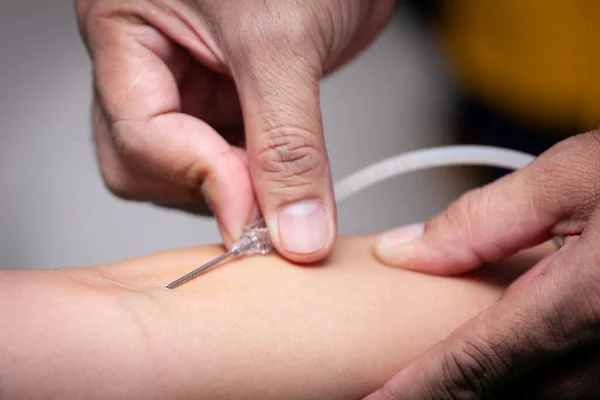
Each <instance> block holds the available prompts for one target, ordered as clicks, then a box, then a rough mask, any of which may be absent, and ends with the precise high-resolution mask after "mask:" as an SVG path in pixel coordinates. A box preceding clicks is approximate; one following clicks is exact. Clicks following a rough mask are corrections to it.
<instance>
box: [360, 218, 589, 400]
mask: <svg viewBox="0 0 600 400" xmlns="http://www.w3.org/2000/svg"><path fill="white" fill-rule="evenodd" d="M598 214H599V215H598V216H596V221H594V224H595V225H594V226H595V227H596V228H595V229H597V230H598V232H594V231H593V230H592V232H591V233H590V234H588V235H587V236H586V237H584V236H583V235H582V238H581V239H580V240H578V241H576V242H572V243H570V244H569V247H566V246H565V247H564V248H563V249H561V251H559V252H558V253H557V254H556V255H555V256H554V259H553V260H552V261H551V262H550V263H549V264H548V265H547V267H546V268H545V270H544V273H542V274H538V275H537V276H536V277H535V278H534V279H532V280H531V281H530V282H529V283H528V284H527V285H524V286H523V287H522V290H519V291H516V292H514V293H513V294H511V295H509V296H505V297H503V298H502V299H501V300H500V301H499V302H498V303H497V304H496V305H494V306H492V307H491V308H489V309H488V310H486V311H485V312H483V313H482V314H480V315H479V316H478V317H476V318H474V319H472V320H471V321H469V322H468V323H466V324H464V325H463V326H462V327H460V328H459V329H457V330H456V331H455V332H453V333H452V334H451V335H450V336H449V337H448V338H447V339H446V340H444V341H442V342H440V343H439V344H437V345H436V346H434V347H433V348H431V349H430V350H429V351H427V352H426V353H425V354H424V355H422V356H421V357H419V358H418V359H417V360H416V361H415V362H413V363H412V364H411V365H409V366H408V367H407V368H405V369H404V370H403V371H401V372H400V373H399V374H398V375H396V377H394V378H393V379H392V380H391V381H389V382H388V383H387V384H386V385H385V386H384V387H383V388H382V389H381V390H379V391H377V392H376V393H374V394H373V395H371V396H369V397H367V399H368V400H377V399H386V400H389V399H403V400H429V399H437V400H444V399H449V400H450V399H459V398H460V399H462V398H468V399H480V398H484V397H485V396H489V395H490V394H492V393H496V391H497V390H498V389H500V388H503V387H506V385H507V384H508V383H510V382H513V381H514V380H515V379H518V378H520V377H522V376H524V375H525V374H527V373H528V372H530V371H532V370H534V369H536V368H538V367H540V366H541V365H544V364H546V363H547V362H549V361H551V360H553V359H556V358H558V357H560V356H562V355H564V354H565V353H566V352H568V351H569V350H573V349H574V348H576V347H577V346H580V345H585V344H586V343H593V341H594V340H597V338H598V332H597V324H598V309H599V308H600V300H599V299H598V294H597V292H598V290H597V288H598V285H599V284H600V278H599V275H600V273H598V271H597V270H598V268H597V259H598V252H597V250H596V244H597V242H598V240H599V239H600V229H599V228H600V213H598ZM584 233H587V232H584Z"/></svg>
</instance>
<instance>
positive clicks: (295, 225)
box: [268, 200, 336, 263]
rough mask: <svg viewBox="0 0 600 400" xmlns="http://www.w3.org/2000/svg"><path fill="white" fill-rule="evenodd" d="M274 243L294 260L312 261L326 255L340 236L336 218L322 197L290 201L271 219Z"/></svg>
mask: <svg viewBox="0 0 600 400" xmlns="http://www.w3.org/2000/svg"><path fill="white" fill-rule="evenodd" d="M268 224H269V227H270V230H271V237H272V238H273V242H274V244H275V246H276V247H277V248H278V250H279V251H280V252H281V253H282V255H283V256H284V257H286V258H288V259H290V260H292V261H296V262H302V263H311V262H316V261H320V260H322V259H323V258H325V257H326V256H327V255H328V254H329V252H330V251H331V249H332V247H333V243H334V241H335V238H336V225H335V218H333V216H332V215H331V212H330V211H329V210H328V207H326V205H325V204H324V203H323V202H322V201H320V200H301V201H297V202H293V203H289V204H287V205H284V206H283V207H281V208H280V209H279V210H278V211H276V212H275V213H273V215H271V216H270V217H269V219H268Z"/></svg>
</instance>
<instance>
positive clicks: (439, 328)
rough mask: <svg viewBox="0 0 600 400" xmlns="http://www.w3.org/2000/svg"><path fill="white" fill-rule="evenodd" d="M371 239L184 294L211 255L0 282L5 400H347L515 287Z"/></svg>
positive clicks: (9, 275) (6, 277)
mask: <svg viewBox="0 0 600 400" xmlns="http://www.w3.org/2000/svg"><path fill="white" fill-rule="evenodd" d="M370 246H371V238H370V237H351V238H343V239H342V240H341V241H340V242H339V243H338V244H337V246H336V249H335V251H334V252H333V254H332V255H331V257H330V258H329V259H328V260H327V261H325V262H324V263H322V264H321V265H318V266H314V267H308V268H307V267H299V266H295V265H291V264H289V263H288V262H287V261H284V260H282V259H281V258H279V257H278V256H275V255H273V256H257V257H250V258H243V259H240V260H236V261H233V262H230V263H227V264H226V265H223V266H221V267H217V268H216V269H214V270H212V271H210V272H209V273H207V274H205V275H203V276H201V277H199V278H197V279H196V280H194V281H192V282H190V283H188V284H186V285H184V286H181V287H180V288H178V289H176V290H167V289H164V288H163V287H162V286H164V284H165V283H168V282H169V281H171V280H172V279H174V278H176V277H178V276H179V275H181V274H182V273H185V272H188V271H189V270H191V269H193V268H195V267H196V266H198V265H199V264H201V263H203V262H204V261H206V260H208V259H210V258H211V257H213V256H214V255H216V254H218V252H220V251H221V249H220V248H217V247H205V248H197V249H186V250H179V251H172V252H167V253H162V254H156V255H151V256H147V257H143V258H139V259H134V260H129V261H125V262H122V263H118V264H114V265H107V266H101V267H94V268H86V269H78V270H62V271H5V272H2V273H1V274H0V397H2V398H7V399H12V398H19V399H20V398H70V399H77V398H86V399H136V398H140V399H142V398H143V399H154V398H156V399H164V398H169V399H187V398H201V399H229V400H233V399H250V398H252V399H352V398H359V397H360V396H362V395H366V394H368V393H369V392H370V391H372V390H374V389H376V388H377V387H379V386H380V385H381V384H383V383H384V382H385V381H386V380H387V379H389V378H390V377H391V376H392V375H393V374H394V373H395V372H397V371H398V370H399V369H400V368H401V367H402V366H404V365H406V364H407V363H408V362H409V361H410V360H411V359H413V358H414V357H416V356H417V355H419V354H420V353H422V352H423V351H424V350H425V349H426V348H428V347H429V346H431V345H432V344H434V343H435V342H437V341H438V340H440V339H442V338H443V337H444V336H446V335H447V334H448V333H449V332H450V331H451V330H452V329H454V328H455V327H457V326H459V325H460V324H462V323H463V322H465V321H466V320H467V319H469V318H470V317H472V316H473V315H475V314H476V313H478V312H480V311H482V310H483V309H485V308H486V307H488V306H490V305H491V304H492V303H494V302H495V301H496V300H497V299H498V297H499V296H500V295H501V293H502V291H503V290H504V288H505V287H506V285H507V283H508V281H509V279H508V278H507V277H505V276H501V275H497V274H495V275H494V274H491V273H490V274H488V276H485V274H484V275H481V276H479V277H469V278H466V277H465V278H445V277H433V276H427V275H421V274H417V273H413V272H409V271H405V270H396V269H392V268H389V267H386V266H382V265H380V264H379V263H378V262H377V261H376V260H375V259H374V257H372V256H371V253H370Z"/></svg>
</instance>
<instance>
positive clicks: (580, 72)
mask: <svg viewBox="0 0 600 400" xmlns="http://www.w3.org/2000/svg"><path fill="white" fill-rule="evenodd" d="M440 3H441V7H442V10H441V12H442V14H441V16H442V18H441V24H440V26H439V32H440V34H441V36H442V38H443V42H444V44H445V48H446V49H447V50H448V53H449V55H450V58H451V60H452V61H453V63H454V64H455V66H456V71H457V74H458V77H459V79H460V80H461V82H462V83H463V84H464V85H465V86H466V87H467V88H468V89H469V90H470V91H471V92H474V94H475V95H476V96H478V97H480V98H481V99H483V100H484V101H486V102H488V103H490V104H492V105H493V106H495V107H498V108H500V109H502V110H503V111H504V112H508V113H511V115H515V116H517V117H519V118H524V119H526V120H527V121H528V122H530V123H534V124H537V125H541V126H557V125H560V126H575V127H580V128H581V129H589V128H590V127H595V126H596V121H597V120H600V22H599V21H600V0H447V1H442V2H440Z"/></svg>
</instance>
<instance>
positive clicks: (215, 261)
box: [166, 248, 239, 289]
mask: <svg viewBox="0 0 600 400" xmlns="http://www.w3.org/2000/svg"><path fill="white" fill-rule="evenodd" d="M236 250H237V249H233V248H232V249H231V250H229V251H228V252H226V253H223V254H221V255H220V256H219V257H217V258H214V259H212V260H211V261H209V262H207V263H206V264H204V265H203V266H201V267H198V268H196V269H195V270H193V271H192V272H190V273H187V274H185V275H184V276H182V277H181V278H179V279H177V280H175V281H173V282H171V283H169V284H168V285H167V286H166V287H167V289H175V288H176V287H178V286H181V285H183V284H184V283H186V282H187V281H189V280H191V279H194V278H195V277H196V276H198V275H199V274H201V273H202V272H204V271H206V270H207V269H209V268H210V267H212V266H213V265H216V264H218V263H220V262H221V261H223V260H224V259H226V258H228V257H230V256H233V255H236V254H239V251H236Z"/></svg>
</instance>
